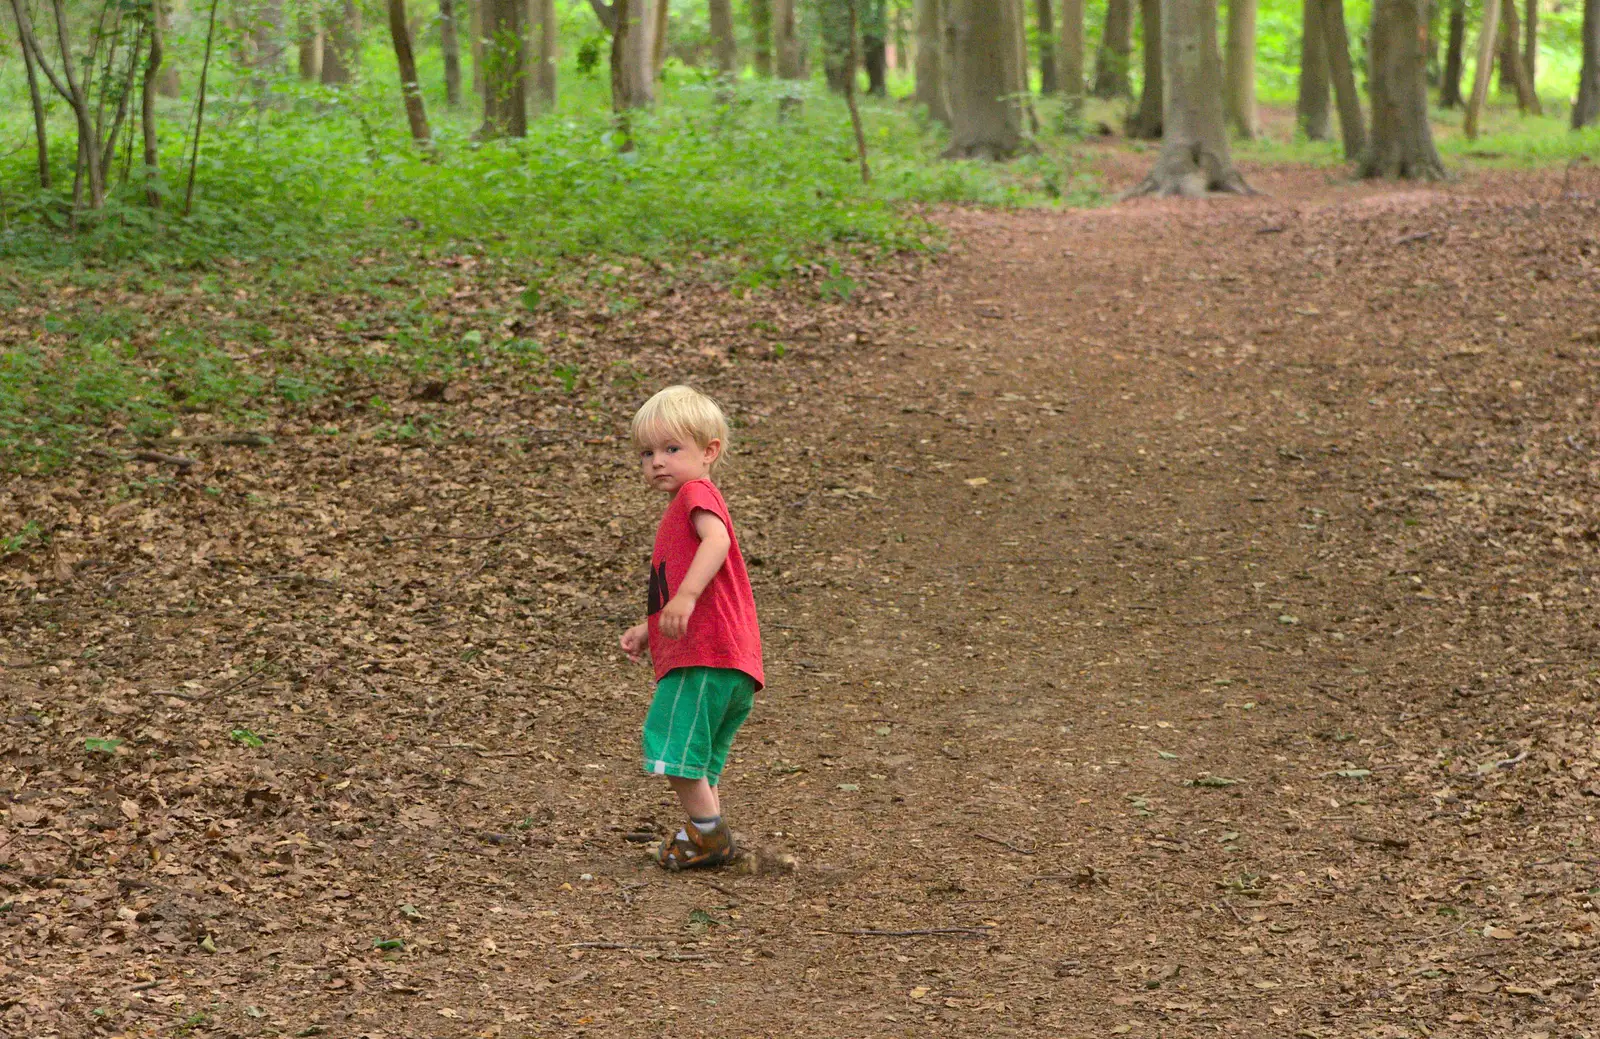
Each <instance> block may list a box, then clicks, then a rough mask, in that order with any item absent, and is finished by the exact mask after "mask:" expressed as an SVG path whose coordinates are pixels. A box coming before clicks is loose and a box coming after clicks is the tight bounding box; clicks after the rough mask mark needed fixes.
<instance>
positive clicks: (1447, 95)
mask: <svg viewBox="0 0 1600 1039" xmlns="http://www.w3.org/2000/svg"><path fill="white" fill-rule="evenodd" d="M1466 37H1467V0H1451V2H1450V28H1449V42H1448V43H1446V44H1445V49H1444V82H1442V83H1440V84H1439V107H1440V108H1456V107H1459V106H1460V104H1461V52H1462V50H1463V48H1464V46H1465V44H1466Z"/></svg>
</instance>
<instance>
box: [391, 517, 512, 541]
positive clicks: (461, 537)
mask: <svg viewBox="0 0 1600 1039" xmlns="http://www.w3.org/2000/svg"><path fill="white" fill-rule="evenodd" d="M532 522H533V521H532V520H523V521H522V522H521V523H513V524H512V525H511V526H509V527H503V528H501V529H500V530H497V531H495V532H494V533H492V534H403V535H401V536H399V537H391V536H389V535H388V534H382V535H379V536H380V537H381V538H382V539H383V540H384V541H492V540H494V539H495V538H498V537H503V536H505V535H506V534H509V533H511V532H512V531H514V530H521V529H522V528H523V527H526V526H527V525H528V524H529V523H532Z"/></svg>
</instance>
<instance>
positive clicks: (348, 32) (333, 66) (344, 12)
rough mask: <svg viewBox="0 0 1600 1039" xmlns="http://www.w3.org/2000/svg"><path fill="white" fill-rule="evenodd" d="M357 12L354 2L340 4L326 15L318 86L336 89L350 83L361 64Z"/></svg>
mask: <svg viewBox="0 0 1600 1039" xmlns="http://www.w3.org/2000/svg"><path fill="white" fill-rule="evenodd" d="M361 30H362V25H361V9H360V8H358V7H357V6H356V4H355V0H343V3H341V4H340V5H339V7H338V8H337V9H336V10H333V11H330V12H329V14H328V22H327V31H326V33H325V35H324V37H323V45H322V82H323V83H326V84H328V85H329V86H337V85H340V84H343V83H348V82H350V76H351V74H352V73H353V72H354V70H355V68H356V67H357V66H358V65H360V63H361Z"/></svg>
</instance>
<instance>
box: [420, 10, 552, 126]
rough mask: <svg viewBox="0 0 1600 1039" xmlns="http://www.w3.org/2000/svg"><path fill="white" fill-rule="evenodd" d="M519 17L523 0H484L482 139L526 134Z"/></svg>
mask: <svg viewBox="0 0 1600 1039" xmlns="http://www.w3.org/2000/svg"><path fill="white" fill-rule="evenodd" d="M389 2H390V3H396V2H399V0H389ZM522 18H523V0H487V2H486V3H485V5H484V11H483V22H484V26H483V28H484V34H483V128H482V129H480V130H479V131H478V136H479V137H481V138H484V139H491V138H495V137H526V136H527V135H528V97H527V87H526V79H527V77H526V75H525V72H526V59H524V57H523V53H522V52H523V47H522Z"/></svg>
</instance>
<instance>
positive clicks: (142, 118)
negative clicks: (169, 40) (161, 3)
mask: <svg viewBox="0 0 1600 1039" xmlns="http://www.w3.org/2000/svg"><path fill="white" fill-rule="evenodd" d="M165 56H166V44H165V41H164V40H163V39H162V33H161V19H160V18H152V19H150V53H149V54H148V55H146V57H145V61H144V83H143V89H142V90H141V91H140V98H139V136H140V139H141V140H142V141H143V143H144V184H145V187H144V198H145V202H146V203H147V204H148V205H149V206H150V208H151V209H160V208H161V192H160V191H158V190H157V189H156V181H157V179H158V178H159V177H160V175H161V150H160V147H159V145H160V141H159V140H158V139H157V137H156V95H157V94H158V93H159V92H160V90H161V64H162V61H163V59H164V58H165Z"/></svg>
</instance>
